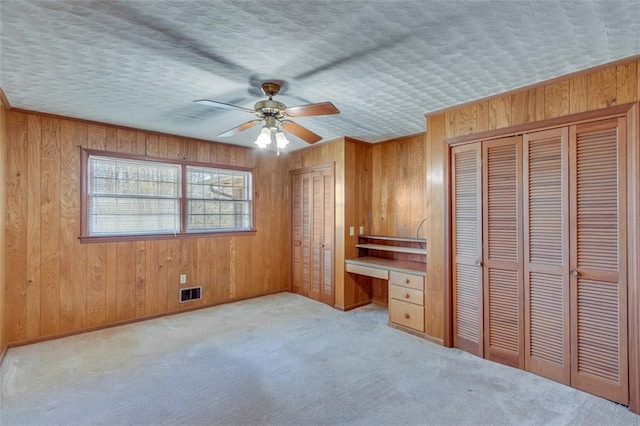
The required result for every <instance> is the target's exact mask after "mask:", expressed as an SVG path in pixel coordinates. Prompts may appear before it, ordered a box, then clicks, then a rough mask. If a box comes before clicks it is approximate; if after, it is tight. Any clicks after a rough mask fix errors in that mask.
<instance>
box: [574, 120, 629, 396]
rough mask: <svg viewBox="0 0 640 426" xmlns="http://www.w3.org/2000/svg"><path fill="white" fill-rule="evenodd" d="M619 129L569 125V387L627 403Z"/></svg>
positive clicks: (617, 125)
mask: <svg viewBox="0 0 640 426" xmlns="http://www.w3.org/2000/svg"><path fill="white" fill-rule="evenodd" d="M625 129H626V125H625V120H624V119H623V118H620V119H611V120H606V121H600V122H596V123H590V124H583V125H579V126H572V127H570V129H569V130H570V137H569V140H570V169H569V170H570V176H571V188H570V200H571V204H570V217H571V226H570V245H571V256H570V261H569V264H570V267H569V269H570V274H569V282H570V298H571V308H570V309H571V385H572V386H574V387H576V388H578V389H582V390H585V391H587V392H591V393H594V394H596V395H600V396H602V397H605V398H607V399H610V400H613V401H617V402H620V403H622V404H627V403H628V398H629V397H628V365H627V356H628V348H627V285H626V283H627V277H626V258H627V251H626V172H625V170H626V155H625V154H626V150H625V149H626V143H625V142H626V136H625V135H624V132H625Z"/></svg>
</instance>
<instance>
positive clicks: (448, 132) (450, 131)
mask: <svg viewBox="0 0 640 426" xmlns="http://www.w3.org/2000/svg"><path fill="white" fill-rule="evenodd" d="M444 120H445V121H444V122H445V128H444V131H445V137H446V138H447V139H449V138H453V137H455V136H456V112H455V111H454V110H451V111H446V112H445V113H444Z"/></svg>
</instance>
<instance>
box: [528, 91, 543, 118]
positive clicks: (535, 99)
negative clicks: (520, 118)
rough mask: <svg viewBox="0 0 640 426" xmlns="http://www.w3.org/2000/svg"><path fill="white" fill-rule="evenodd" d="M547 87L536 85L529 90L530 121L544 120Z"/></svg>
mask: <svg viewBox="0 0 640 426" xmlns="http://www.w3.org/2000/svg"><path fill="white" fill-rule="evenodd" d="M544 104H545V87H536V88H535V89H531V90H529V105H528V106H527V112H528V116H529V120H528V122H529V123H533V122H536V121H541V120H544V118H545V116H544Z"/></svg>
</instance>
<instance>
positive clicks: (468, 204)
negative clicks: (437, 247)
mask: <svg viewBox="0 0 640 426" xmlns="http://www.w3.org/2000/svg"><path fill="white" fill-rule="evenodd" d="M481 153H482V151H481V144H480V143H475V144H471V145H465V146H458V147H454V148H452V150H451V180H452V182H451V184H452V185H451V188H452V197H451V198H452V200H451V201H452V206H451V207H452V212H453V218H452V232H453V242H452V250H453V271H452V283H453V289H452V291H453V298H454V301H453V344H454V346H455V347H457V348H460V349H463V350H465V351H468V352H471V353H473V354H476V355H478V356H483V355H484V350H483V312H482V309H483V303H482V183H481V182H482V173H481V170H482V168H481V164H482V161H481Z"/></svg>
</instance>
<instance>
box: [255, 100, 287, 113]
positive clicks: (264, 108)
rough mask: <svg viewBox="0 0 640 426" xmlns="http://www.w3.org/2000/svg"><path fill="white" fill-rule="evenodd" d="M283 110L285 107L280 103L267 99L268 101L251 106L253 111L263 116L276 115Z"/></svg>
mask: <svg viewBox="0 0 640 426" xmlns="http://www.w3.org/2000/svg"><path fill="white" fill-rule="evenodd" d="M285 108H286V105H285V104H283V103H282V102H278V101H274V100H271V99H268V100H265V101H258V102H256V104H255V105H254V106H253V109H255V110H256V111H258V112H262V113H263V114H264V115H265V116H267V115H278V114H280V113H281V112H282V111H283V110H284V109H285Z"/></svg>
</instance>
